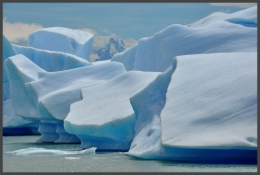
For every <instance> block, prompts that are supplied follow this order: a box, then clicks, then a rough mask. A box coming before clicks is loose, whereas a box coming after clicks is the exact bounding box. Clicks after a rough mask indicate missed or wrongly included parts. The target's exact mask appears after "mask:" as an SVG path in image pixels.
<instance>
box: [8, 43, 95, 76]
mask: <svg viewBox="0 0 260 175" xmlns="http://www.w3.org/2000/svg"><path fill="white" fill-rule="evenodd" d="M13 48H14V50H15V51H16V53H17V54H22V55H24V56H25V57H27V58H29V59H30V60H31V61H32V62H34V63H35V64H36V65H38V66H39V67H41V68H42V69H44V70H46V71H48V72H55V71H61V70H68V69H73V68H78V67H84V66H88V65H91V63H89V62H88V61H87V60H85V59H83V58H80V57H78V56H75V55H72V54H68V53H63V52H57V51H48V50H41V49H36V48H33V47H23V46H18V45H14V44H13Z"/></svg>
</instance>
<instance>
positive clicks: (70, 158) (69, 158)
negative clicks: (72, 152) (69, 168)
mask: <svg viewBox="0 0 260 175" xmlns="http://www.w3.org/2000/svg"><path fill="white" fill-rule="evenodd" d="M65 159H67V160H75V159H80V157H65Z"/></svg>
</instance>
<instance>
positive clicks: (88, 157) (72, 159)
mask: <svg viewBox="0 0 260 175" xmlns="http://www.w3.org/2000/svg"><path fill="white" fill-rule="evenodd" d="M38 138H39V136H4V137H3V172H257V165H222V164H192V163H179V162H173V161H158V160H142V159H136V158H134V157H131V156H128V155H125V154H123V153H120V152H102V153H101V152H98V153H94V154H75V155H37V154H36V155H27V156H18V155H10V154H9V153H8V152H12V151H16V150H20V149H27V148H30V147H34V148H45V149H48V150H49V149H52V150H62V151H78V150H81V148H80V145H79V144H52V143H50V144H49V143H48V144H46V143H44V144H40V143H36V140H37V139H38Z"/></svg>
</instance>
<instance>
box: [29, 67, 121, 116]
mask: <svg viewBox="0 0 260 175" xmlns="http://www.w3.org/2000/svg"><path fill="white" fill-rule="evenodd" d="M124 72H126V70H125V69H124V66H123V65H122V64H120V63H116V62H113V63H111V62H108V63H104V64H99V65H92V66H86V67H81V68H75V69H70V70H66V71H59V72H44V73H41V74H40V77H39V79H38V80H36V81H33V82H31V83H27V84H26V87H27V89H28V91H29V92H30V94H31V96H32V100H33V101H34V103H35V105H36V110H37V111H38V112H37V116H35V117H38V118H41V119H43V120H46V121H47V120H51V119H54V120H60V121H62V120H64V118H65V117H66V116H67V114H68V113H69V111H70V104H72V103H74V102H77V101H79V100H81V99H82V97H81V92H80V90H81V89H82V88H84V87H89V86H94V85H97V84H99V83H102V82H105V81H108V80H110V79H112V78H114V77H116V76H118V75H120V74H122V73H124Z"/></svg>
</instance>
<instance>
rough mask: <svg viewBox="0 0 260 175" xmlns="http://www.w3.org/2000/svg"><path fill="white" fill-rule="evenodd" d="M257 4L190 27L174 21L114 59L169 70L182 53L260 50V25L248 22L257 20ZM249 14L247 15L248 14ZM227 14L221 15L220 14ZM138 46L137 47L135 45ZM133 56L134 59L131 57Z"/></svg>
mask: <svg viewBox="0 0 260 175" xmlns="http://www.w3.org/2000/svg"><path fill="white" fill-rule="evenodd" d="M256 11H257V7H253V8H249V9H246V10H244V11H240V12H239V13H238V12H237V13H233V14H222V13H221V15H217V17H216V18H217V20H215V18H213V17H214V15H213V17H208V18H206V19H208V20H206V19H204V20H202V21H199V22H197V23H196V24H193V25H192V26H193V27H188V26H184V25H179V24H173V25H171V26H168V27H166V28H165V29H163V30H161V31H159V32H157V33H155V34H154V35H153V36H151V37H147V38H142V39H140V40H139V41H138V45H137V46H136V45H135V46H133V47H132V48H129V49H128V50H126V51H124V52H122V53H119V54H115V55H114V56H113V58H112V61H119V62H122V63H123V64H124V65H125V67H126V69H127V70H141V71H162V72H163V71H165V70H166V69H167V68H168V67H169V66H170V64H171V60H172V59H173V58H174V57H176V56H179V55H190V54H201V53H217V52H255V51H257V27H256V25H255V26H250V27H248V26H247V25H241V24H244V23H245V21H248V20H249V21H252V22H256V19H257V13H256ZM248 14H249V16H246V15H248ZM222 15H224V16H225V18H224V17H222V18H220V17H219V16H222ZM134 47H137V48H134ZM130 60H132V61H130Z"/></svg>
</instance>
